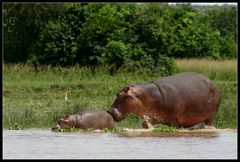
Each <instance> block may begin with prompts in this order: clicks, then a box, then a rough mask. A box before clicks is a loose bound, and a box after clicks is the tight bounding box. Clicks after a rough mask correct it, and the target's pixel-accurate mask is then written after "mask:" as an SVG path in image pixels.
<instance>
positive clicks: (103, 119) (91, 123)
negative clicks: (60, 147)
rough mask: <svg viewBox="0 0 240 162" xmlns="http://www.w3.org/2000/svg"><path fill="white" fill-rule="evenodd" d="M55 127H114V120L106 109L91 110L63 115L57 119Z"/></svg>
mask: <svg viewBox="0 0 240 162" xmlns="http://www.w3.org/2000/svg"><path fill="white" fill-rule="evenodd" d="M56 127H57V128H81V129H84V130H86V129H88V128H93V129H103V128H114V127H115V121H114V120H113V117H112V116H111V115H110V114H109V113H108V112H107V111H100V110H91V111H83V112H79V113H77V114H73V115H65V116H64V117H63V118H62V119H59V120H58V121H57V125H56Z"/></svg>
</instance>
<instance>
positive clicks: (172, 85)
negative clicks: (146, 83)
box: [154, 72, 221, 125]
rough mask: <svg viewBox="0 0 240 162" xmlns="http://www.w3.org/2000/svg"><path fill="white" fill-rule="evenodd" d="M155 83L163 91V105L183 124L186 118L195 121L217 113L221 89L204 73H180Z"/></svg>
mask: <svg viewBox="0 0 240 162" xmlns="http://www.w3.org/2000/svg"><path fill="white" fill-rule="evenodd" d="M154 84H155V85H156V86H157V87H158V89H159V91H160V93H161V96H162V98H161V103H162V105H164V106H163V107H164V108H166V111H171V112H172V114H175V117H176V118H177V120H178V122H179V123H181V122H182V125H184V124H183V123H184V122H185V121H184V119H190V120H192V121H193V123H194V120H196V121H197V120H198V118H199V120H202V119H203V118H212V116H214V115H215V114H216V113H217V110H218V107H219V105H220V100H221V99H220V91H219V89H218V87H217V86H216V85H215V84H214V83H213V82H212V81H211V80H210V79H208V78H207V77H206V76H204V75H202V74H198V73H194V72H184V73H179V74H176V75H172V76H168V77H163V78H160V79H158V80H156V81H154ZM199 114H201V115H199ZM191 118H192V119H191ZM188 123H189V121H188Z"/></svg>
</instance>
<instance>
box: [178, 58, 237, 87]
mask: <svg viewBox="0 0 240 162" xmlns="http://www.w3.org/2000/svg"><path fill="white" fill-rule="evenodd" d="M176 63H177V66H178V72H183V71H194V72H199V73H203V74H205V75H206V76H208V77H209V78H210V79H212V80H219V81H224V80H225V81H234V82H235V81H236V80H237V60H236V59H232V60H209V59H177V60H176Z"/></svg>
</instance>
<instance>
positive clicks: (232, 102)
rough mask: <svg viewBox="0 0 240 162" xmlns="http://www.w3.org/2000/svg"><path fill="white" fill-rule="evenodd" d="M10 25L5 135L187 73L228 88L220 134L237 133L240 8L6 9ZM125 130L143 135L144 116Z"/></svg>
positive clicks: (19, 6) (11, 6)
mask: <svg viewBox="0 0 240 162" xmlns="http://www.w3.org/2000/svg"><path fill="white" fill-rule="evenodd" d="M2 16H3V32H4V33H3V47H4V49H3V53H4V55H3V59H4V65H3V126H4V128H8V129H23V128H31V127H41V128H42V127H52V126H53V125H55V122H56V120H57V119H59V118H61V117H62V116H64V115H65V114H73V113H76V112H79V111H83V110H89V109H101V110H107V109H109V108H110V106H111V104H112V102H113V101H114V99H115V95H116V93H117V92H118V91H119V90H120V89H121V88H122V87H123V86H125V85H128V84H136V83H143V82H148V81H152V80H155V79H157V78H159V77H163V76H166V75H171V74H175V73H178V72H182V71H196V72H200V73H203V74H205V75H207V76H208V77H209V78H210V79H212V80H213V81H214V82H215V83H216V84H217V85H218V86H219V87H220V89H221V92H222V103H221V106H220V108H219V112H218V114H217V116H216V118H215V120H214V125H215V126H216V127H218V128H236V106H237V104H236V96H237V90H236V87H237V81H236V80H237V79H236V76H237V74H236V71H237V68H236V56H237V49H236V47H237V32H236V31H237V30H236V29H237V21H236V20H237V19H236V16H237V6H228V5H225V6H222V7H221V6H214V7H206V6H205V7H203V6H202V7H197V6H191V5H190V4H177V5H174V6H172V5H168V4H167V3H141V4H134V3H59V4H57V3H52V4H51V3H4V4H3V15H2ZM186 58H191V59H190V60H188V59H186ZM176 59H177V60H176ZM229 59H230V60H229ZM216 60H218V61H216ZM123 127H128V128H140V127H141V122H140V119H139V117H137V116H135V115H129V116H128V117H127V118H126V119H125V120H123V121H121V122H119V123H117V129H120V128H123ZM156 130H159V131H162V130H165V128H161V127H160V128H158V129H156Z"/></svg>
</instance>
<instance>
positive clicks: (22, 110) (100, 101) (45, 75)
mask: <svg viewBox="0 0 240 162" xmlns="http://www.w3.org/2000/svg"><path fill="white" fill-rule="evenodd" d="M192 62H194V63H192ZM177 65H178V72H181V71H196V72H201V73H204V74H205V75H207V76H208V77H210V78H212V79H213V81H214V82H215V83H216V84H217V85H218V86H219V87H220V89H221V92H222V103H221V106H220V108H219V112H218V114H217V116H216V118H215V119H214V125H215V126H216V127H218V128H226V127H229V128H236V106H237V105H236V103H237V100H236V99H237V97H236V96H237V91H236V85H237V84H236V67H235V66H236V60H226V61H222V62H217V61H210V60H199V61H197V60H195V59H194V60H177ZM217 65H218V66H217ZM159 77H161V76H159V74H157V73H149V72H148V71H147V70H146V69H139V70H137V71H135V72H131V71H127V70H124V69H122V70H121V71H118V72H117V73H114V74H113V73H111V72H110V71H109V67H97V68H91V67H80V66H74V67H69V68H62V67H51V66H41V67H39V68H38V69H37V70H36V69H33V68H32V67H30V66H27V65H25V64H24V65H22V64H4V66H3V126H4V128H10V129H18V128H31V127H40V128H42V127H52V126H54V125H55V122H56V121H57V119H58V118H60V117H62V116H63V115H65V114H72V113H76V112H79V111H83V110H89V109H101V110H107V109H109V107H110V106H111V104H112V102H113V101H114V99H115V95H116V93H117V92H118V91H119V90H120V89H121V88H122V87H123V86H125V85H129V84H135V83H142V82H148V81H151V80H155V79H157V78H159ZM66 93H67V96H68V99H67V100H65V94H66ZM117 125H118V126H119V127H130V128H139V127H141V122H140V119H139V117H137V116H135V115H130V116H129V117H128V118H127V119H125V120H123V121H121V122H119V123H117Z"/></svg>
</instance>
